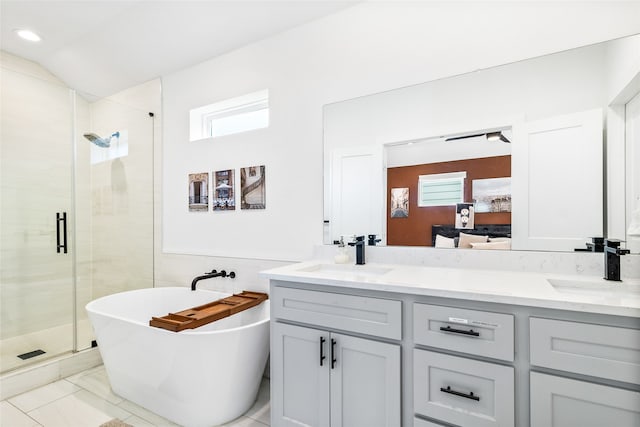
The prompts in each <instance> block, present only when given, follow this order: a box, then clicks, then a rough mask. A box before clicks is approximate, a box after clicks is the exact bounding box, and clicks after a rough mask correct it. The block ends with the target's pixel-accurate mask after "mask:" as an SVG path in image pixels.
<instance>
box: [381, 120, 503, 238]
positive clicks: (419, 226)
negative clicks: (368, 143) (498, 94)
mask: <svg viewBox="0 0 640 427" xmlns="http://www.w3.org/2000/svg"><path fill="white" fill-rule="evenodd" d="M511 135H512V132H511V129H500V130H495V129H493V130H490V131H483V132H481V133H471V134H468V133H467V134H462V135H453V136H447V137H439V138H430V139H425V140H420V141H406V142H401V143H395V144H389V145H387V146H386V147H385V154H386V162H387V177H386V179H387V206H388V207H389V212H388V214H387V236H388V237H387V239H388V240H387V244H389V245H398V246H434V247H437V248H472V249H511V144H510V143H511V140H510V138H512V136H511ZM410 207H411V208H412V209H411V210H412V211H413V212H411V215H409V209H410Z"/></svg>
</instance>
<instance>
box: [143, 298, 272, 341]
mask: <svg viewBox="0 0 640 427" xmlns="http://www.w3.org/2000/svg"><path fill="white" fill-rule="evenodd" d="M268 298H269V296H268V295H267V294H265V293H262V292H250V291H243V292H242V293H239V294H234V295H232V296H230V297H226V298H221V299H219V300H216V301H213V302H210V303H208V304H204V305H200V306H197V307H192V308H189V309H187V310H182V311H179V312H177V313H169V314H167V315H166V316H162V317H152V318H151V320H150V321H149V326H154V327H156V328H162V329H167V330H169V331H173V332H180V331H183V330H185V329H195V328H197V327H199V326H202V325H206V324H208V323H211V322H215V321H216V320H220V319H224V318H225V317H229V316H231V315H233V314H236V313H240V312H241V311H244V310H247V309H249V308H251V307H255V306H256V305H258V304H260V303H261V302H262V301H265V300H266V299H268Z"/></svg>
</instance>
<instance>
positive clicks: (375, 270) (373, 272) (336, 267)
mask: <svg viewBox="0 0 640 427" xmlns="http://www.w3.org/2000/svg"><path fill="white" fill-rule="evenodd" d="M298 271H301V272H307V273H311V272H318V273H327V274H335V273H343V274H345V273H347V274H356V275H366V276H381V275H383V274H385V273H388V272H390V271H391V268H385V267H372V266H370V265H367V264H364V265H354V264H313V265H308V266H305V267H301V268H299V269H298Z"/></svg>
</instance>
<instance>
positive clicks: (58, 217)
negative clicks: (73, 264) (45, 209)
mask: <svg viewBox="0 0 640 427" xmlns="http://www.w3.org/2000/svg"><path fill="white" fill-rule="evenodd" d="M60 223H62V244H61V243H60V236H61V234H60ZM61 249H62V250H64V253H65V254H66V253H67V213H66V212H62V215H60V212H56V252H57V253H60V250H61Z"/></svg>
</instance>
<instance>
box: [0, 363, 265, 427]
mask: <svg viewBox="0 0 640 427" xmlns="http://www.w3.org/2000/svg"><path fill="white" fill-rule="evenodd" d="M270 414H271V410H270V402H269V380H268V379H264V380H263V381H262V384H261V385H260V391H259V393H258V398H257V400H256V403H255V404H254V405H253V407H252V408H251V409H250V410H249V411H248V412H247V413H246V414H244V415H243V416H242V417H240V418H238V419H236V420H233V421H232V422H230V423H228V424H225V425H224V426H225V427H265V426H268V425H269V417H270ZM113 419H119V420H121V421H124V422H125V423H127V424H130V425H132V426H134V427H150V426H156V427H175V426H176V424H174V423H172V422H171V421H168V420H166V419H165V418H162V417H160V416H158V415H156V414H154V413H152V412H149V411H148V410H146V409H144V408H142V407H140V406H138V405H136V404H135V403H132V402H129V401H128V400H124V399H123V398H121V397H119V396H117V395H115V394H114V393H113V392H112V391H111V387H110V386H109V381H108V379H107V374H106V371H105V370H104V366H98V367H96V368H93V369H89V370H87V371H84V372H81V373H79V374H77V375H73V376H71V377H68V378H65V379H62V380H60V381H56V382H54V383H51V384H48V385H46V386H44V387H40V388H37V389H35V390H31V391H28V392H26V393H23V394H20V395H18V396H14V397H12V398H10V399H7V400H3V401H2V402H0V427H38V426H43V427H98V426H100V425H101V424H104V423H106V422H108V421H111V420H113Z"/></svg>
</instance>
